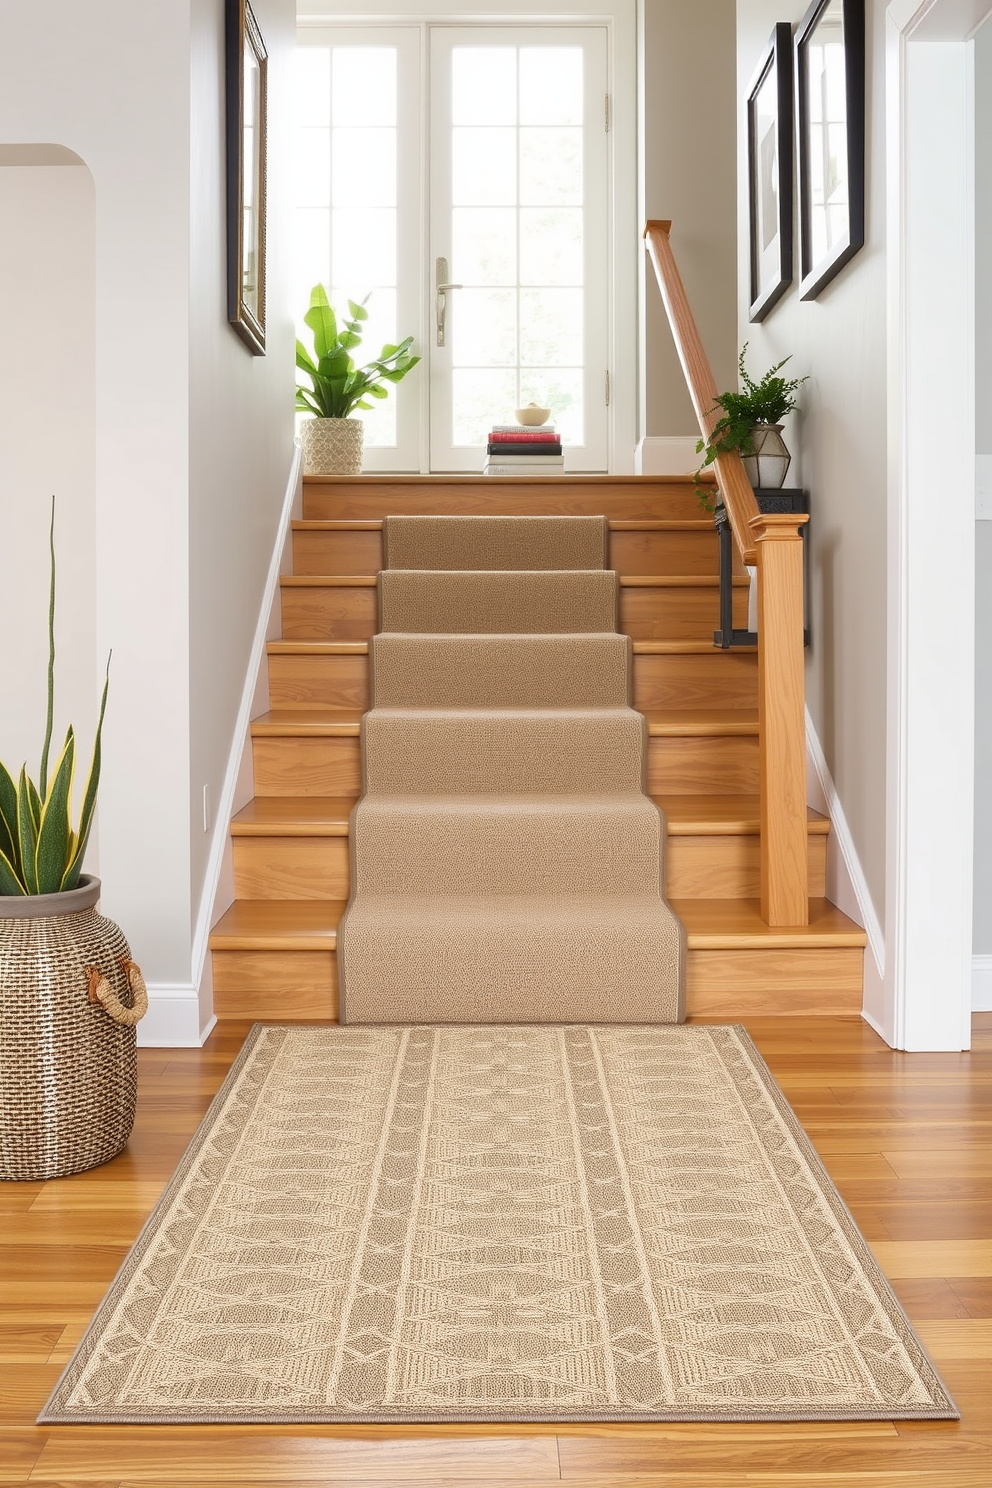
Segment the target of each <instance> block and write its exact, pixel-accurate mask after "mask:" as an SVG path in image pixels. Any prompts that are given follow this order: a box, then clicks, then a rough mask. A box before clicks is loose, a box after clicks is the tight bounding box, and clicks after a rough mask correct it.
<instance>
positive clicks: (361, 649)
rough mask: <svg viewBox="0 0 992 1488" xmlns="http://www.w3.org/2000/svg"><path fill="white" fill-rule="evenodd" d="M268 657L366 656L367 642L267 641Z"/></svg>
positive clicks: (367, 650) (367, 651)
mask: <svg viewBox="0 0 992 1488" xmlns="http://www.w3.org/2000/svg"><path fill="white" fill-rule="evenodd" d="M266 650H267V651H268V653H269V655H270V656H368V654H369V643H368V641H269V642H268V643H267V645H266Z"/></svg>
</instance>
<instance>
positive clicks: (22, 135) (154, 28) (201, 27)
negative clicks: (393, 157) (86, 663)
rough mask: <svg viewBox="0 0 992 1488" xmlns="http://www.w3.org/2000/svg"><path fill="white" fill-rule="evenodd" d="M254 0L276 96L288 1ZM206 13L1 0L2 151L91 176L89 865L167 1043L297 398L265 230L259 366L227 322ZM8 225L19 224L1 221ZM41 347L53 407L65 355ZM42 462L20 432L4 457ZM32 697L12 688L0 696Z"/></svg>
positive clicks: (111, 1)
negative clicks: (93, 827) (98, 664)
mask: <svg viewBox="0 0 992 1488" xmlns="http://www.w3.org/2000/svg"><path fill="white" fill-rule="evenodd" d="M257 8H258V12H259V19H260V23H261V26H262V31H263V35H264V36H265V39H266V42H267V43H268V46H269V51H270V55H271V67H270V75H271V82H272V88H273V96H274V98H276V99H280V98H282V99H284V98H285V92H286V86H287V84H286V72H287V70H288V51H289V48H290V47H291V45H292V26H293V20H294V16H293V9H292V5H291V3H290V0H260V3H259V5H258V7H257ZM220 12H221V5H220V0H216V3H214V0H209V3H207V0H184V3H181V4H169V5H155V6H150V5H135V4H133V3H132V0H103V3H102V4H101V5H100V7H99V14H98V17H95V16H94V13H93V10H92V8H91V7H87V6H80V5H79V4H77V3H76V0H51V3H49V4H46V5H45V6H44V7H41V6H25V5H23V4H22V3H20V0H0V146H10V145H21V144H38V143H43V144H51V143H54V144H57V145H60V146H64V147H67V148H68V149H70V150H72V151H73V152H74V153H75V154H76V155H77V156H78V157H79V158H80V159H81V160H82V161H83V162H84V163H85V165H86V167H87V168H88V170H89V172H90V174H91V176H92V179H93V182H94V188H95V203H96V218H95V324H96V357H95V418H94V424H93V442H94V449H95V468H96V483H95V484H96V496H95V502H94V503H93V511H92V516H91V520H90V523H89V526H88V528H86V530H84V531H82V532H81V534H80V562H81V564H82V563H83V562H85V567H86V569H87V580H88V582H89V584H90V585H91V586H92V590H93V594H94V596H95V598H94V606H95V609H94V616H93V620H92V622H91V623H92V624H93V626H94V629H95V637H96V656H97V657H102V656H103V655H105V653H106V651H107V650H109V649H110V648H111V647H113V652H114V660H113V670H112V679H111V695H110V705H109V708H108V713H107V724H106V729H105V734H104V742H105V754H104V774H103V784H102V787H101V793H100V820H99V834H100V835H99V863H100V871H101V877H102V879H103V885H104V890H103V908H104V911H105V912H106V913H107V914H109V915H110V916H111V917H112V918H114V919H116V920H118V921H119V922H120V924H121V926H122V928H123V929H124V931H125V933H126V934H127V935H128V937H129V939H130V941H131V944H132V949H133V951H134V954H135V956H136V958H137V959H138V960H139V961H140V962H141V963H142V966H143V968H144V970H145V973H146V977H147V979H148V981H149V984H150V987H151V989H152V992H153V996H154V998H155V1003H154V1005H153V1010H152V1013H151V1014H150V1015H149V1019H148V1021H147V1023H146V1024H145V1025H143V1026H144V1027H145V1028H148V1029H150V1037H151V1038H152V1039H153V1040H161V1041H165V1042H170V1041H173V1042H182V1041H189V1039H191V1038H195V1037H196V1034H197V1029H198V1027H201V1026H202V1024H203V1022H204V1020H205V1019H206V1018H207V1017H208V1016H209V1007H207V1006H204V1007H202V1008H201V1007H198V1001H197V995H196V993H197V986H196V982H197V980H198V975H199V970H200V968H199V967H198V966H194V965H193V958H192V947H193V929H194V926H193V919H194V916H193V906H194V905H195V904H196V903H197V902H198V901H199V899H200V892H199V890H200V884H201V882H202V879H203V873H204V864H205V861H206V854H207V849H206V845H205V843H204V839H203V829H202V784H203V783H204V781H205V780H210V781H213V780H215V779H216V778H217V776H218V774H222V773H223V769H222V766H223V764H225V763H226V760H227V756H228V754H229V753H230V750H231V744H232V736H233V730H234V724H235V715H236V711H237V699H238V698H239V697H240V694H241V691H242V689H243V686H244V681H245V679H244V675H243V673H244V663H245V659H246V658H247V655H248V651H249V647H250V642H251V636H252V633H253V632H254V629H255V622H256V620H257V615H258V609H259V604H260V602H261V598H262V582H263V577H264V571H265V567H266V561H267V558H268V556H269V553H270V552H271V546H272V537H273V535H274V532H275V526H276V519H277V512H278V508H279V504H280V502H281V499H282V494H283V490H284V487H285V482H286V477H287V475H288V471H289V465H290V455H291V438H292V433H291V410H290V408H289V404H288V402H287V404H286V407H285V411H284V408H283V405H282V403H281V401H277V398H276V397H274V396H273V395H274V393H275V392H276V390H277V388H279V387H281V386H282V385H285V386H286V388H287V398H288V388H289V386H290V385H291V378H292V358H291V353H290V351H289V345H290V342H289V338H288V335H287V331H286V323H287V321H288V314H287V310H286V307H285V305H283V304H281V303H280V294H281V286H282V285H283V284H284V281H285V275H284V272H283V268H282V263H281V258H282V255H283V254H284V252H285V243H284V240H283V238H282V236H281V235H280V233H279V231H278V229H277V230H276V231H274V233H273V242H272V250H271V251H272V259H271V261H270V262H271V279H272V286H273V291H274V293H273V301H272V304H271V306H270V312H269V313H270V318H271V322H272V326H273V332H272V342H271V345H272V352H271V360H270V359H269V358H268V357H267V358H265V359H264V360H263V359H258V360H257V363H256V359H253V358H249V357H248V354H247V352H245V351H244V350H243V348H242V346H241V343H240V342H239V341H238V340H237V338H236V337H235V335H234V332H233V331H232V330H231V329H230V327H229V326H228V325H227V324H226V310H225V307H224V302H223V291H222V285H223V256H222V247H221V243H222V238H221V227H222V223H223V196H222V192H221V191H220V186H219V183H220V181H221V180H222V167H221V163H220V162H221V156H220V148H221V130H220V127H219V99H220V96H221V94H220V89H221V82H220V79H221V77H222V72H221V51H220V44H219V37H220V30H219V26H220ZM191 74H192V76H193V77H194V78H195V84H196V87H197V90H198V92H197V99H196V105H195V107H192V106H191ZM274 135H275V137H276V143H275V145H274V148H273V161H272V175H273V178H274V180H275V181H276V182H279V181H282V180H285V179H286V178H287V177H288V175H289V160H288V158H287V156H288V151H287V150H286V148H285V137H284V134H283V132H282V130H281V129H280V128H279V127H278V126H277V127H276V128H275V129H274ZM191 151H192V152H194V153H195V159H194V160H193V164H192V169H191ZM277 195H278V191H277ZM191 210H192V218H193V221H192V223H191ZM12 232H13V235H15V236H19V234H20V227H19V224H16V223H15V224H14V227H13V229H12V227H11V224H10V223H9V221H5V222H4V233H3V236H5V237H6V236H7V235H9V234H11V233H12ZM53 355H54V361H55V366H56V372H55V374H54V376H53V377H52V382H53V384H54V386H55V397H54V398H53V402H57V398H58V385H59V383H60V381H61V379H62V377H63V376H64V377H68V378H71V376H72V373H73V365H72V349H71V347H68V348H67V347H66V346H65V345H64V344H63V345H62V346H60V347H58V348H56V350H55V352H54V354H53ZM60 356H61V357H62V358H63V362H62V365H61V366H60V364H59V357H60ZM63 368H64V370H63ZM232 445H234V446H238V447H239V448H240V453H238V454H236V455H234V456H233V457H232V455H231V448H232ZM34 458H35V453H33V451H32V446H31V443H30V441H29V440H28V438H27V437H26V431H25V434H24V435H23V436H22V437H21V438H20V450H19V453H18V455H17V459H18V460H19V461H20V462H22V463H28V464H30V463H32V461H33V460H34ZM232 459H233V471H232V470H231V463H232ZM270 481H271V489H270V488H269V483H270ZM229 519H233V520H229ZM85 526H86V524H84V527H85ZM225 530H229V531H230V532H231V534H232V542H231V548H232V551H231V552H230V553H228V552H227V551H226V550H225V547H224V541H223V533H224V531H225ZM191 551H195V554H196V557H195V559H194V558H193V557H191ZM90 553H95V562H94V561H92V560H91V559H90V557H89V555H90ZM71 569H72V565H71V563H66V564H64V565H63V575H64V578H63V582H64V583H65V584H67V585H71V584H72V583H73V582H75V581H74V580H73V578H72V576H71ZM215 581H216V586H217V589H216V595H215V596H214V597H213V598H212V597H211V592H212V588H213V585H214V583H215ZM194 658H195V659H194ZM92 665H93V663H92V662H91V667H92ZM239 668H240V674H239ZM34 711H36V704H35V700H34V698H33V697H31V696H28V695H26V694H23V695H22V693H21V692H20V690H18V692H17V694H16V697H15V702H14V706H13V709H12V712H14V713H15V714H16V715H17V717H18V718H19V719H23V717H24V715H28V717H29V718H31V717H32V716H33V713H34ZM23 727H24V724H23V723H22V722H18V723H17V724H16V726H12V731H13V733H14V734H15V735H17V734H19V731H21V730H22V729H23ZM191 822H192V823H194V824H196V825H197V826H198V834H196V835H195V840H194V837H193V836H191Z"/></svg>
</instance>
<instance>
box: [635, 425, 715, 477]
mask: <svg viewBox="0 0 992 1488" xmlns="http://www.w3.org/2000/svg"><path fill="white" fill-rule="evenodd" d="M698 438H699V436H698V434H679V435H675V434H645V436H644V438H643V439H642V440H641V442H640V443H639V444H638V446H637V448H636V449H635V451H634V474H635V475H692V473H693V472H694V471H695V470H696V469H697V468H698V465H699V460H700V456H699V455H697V454H696V441H697V440H698Z"/></svg>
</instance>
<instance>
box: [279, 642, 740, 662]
mask: <svg viewBox="0 0 992 1488" xmlns="http://www.w3.org/2000/svg"><path fill="white" fill-rule="evenodd" d="M632 644H633V647H634V655H635V656H727V655H729V654H731V653H730V652H727V651H724V650H723V649H722V648H721V647H720V646H714V645H713V642H712V641H684V640H683V641H634V642H633V643H632ZM267 649H268V652H269V655H270V656H367V655H368V650H369V643H368V641H269V642H268V643H267ZM733 655H735V656H742V655H743V656H750V657H753V658H754V659H755V660H757V657H758V652H757V648H756V647H755V648H751V649H744V648H737V649H736V650H735V651H734V652H733Z"/></svg>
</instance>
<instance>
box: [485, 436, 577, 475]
mask: <svg viewBox="0 0 992 1488" xmlns="http://www.w3.org/2000/svg"><path fill="white" fill-rule="evenodd" d="M482 473H483V475H564V474H565V456H564V455H563V454H562V452H561V439H560V437H559V436H558V434H556V432H555V427H554V425H553V424H542V425H541V426H540V427H539V428H533V427H528V426H527V425H526V424H493V427H492V429H491V430H490V431H489V443H488V444H487V445H486V463H485V466H484V468H483V471H482Z"/></svg>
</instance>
